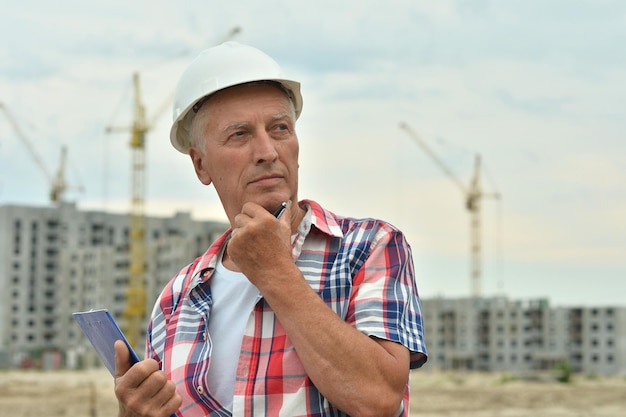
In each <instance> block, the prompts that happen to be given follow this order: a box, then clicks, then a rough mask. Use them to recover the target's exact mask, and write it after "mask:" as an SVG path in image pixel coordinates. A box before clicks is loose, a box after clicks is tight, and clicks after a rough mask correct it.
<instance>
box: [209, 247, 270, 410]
mask: <svg viewBox="0 0 626 417" xmlns="http://www.w3.org/2000/svg"><path fill="white" fill-rule="evenodd" d="M211 296H212V298H213V307H212V308H211V315H210V317H209V337H210V338H211V344H212V350H211V365H210V367H209V372H208V377H207V378H208V381H207V384H208V386H209V389H210V390H211V393H212V394H213V396H215V397H216V398H217V399H218V400H219V401H220V403H222V405H223V406H224V407H226V408H228V409H229V410H231V411H232V408H233V394H234V390H235V377H236V373H237V362H238V360H239V351H240V349H241V341H242V338H243V332H244V330H245V327H246V322H247V321H248V318H249V317H250V315H251V314H252V309H253V307H254V306H255V304H256V303H257V302H258V301H259V299H260V298H261V293H260V292H259V290H258V289H257V288H256V287H255V286H254V285H252V283H250V281H248V278H246V277H245V275H244V274H242V273H241V272H233V271H230V270H229V269H226V267H224V265H223V264H222V255H221V254H220V256H219V261H218V263H217V266H216V267H215V272H214V273H213V276H211Z"/></svg>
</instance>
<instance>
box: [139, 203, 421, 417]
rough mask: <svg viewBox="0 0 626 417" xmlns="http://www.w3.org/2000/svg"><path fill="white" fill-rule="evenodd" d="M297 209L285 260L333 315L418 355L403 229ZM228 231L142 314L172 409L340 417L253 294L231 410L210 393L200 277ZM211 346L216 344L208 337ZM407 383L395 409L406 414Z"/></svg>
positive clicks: (417, 310) (417, 319) (248, 416)
mask: <svg viewBox="0 0 626 417" xmlns="http://www.w3.org/2000/svg"><path fill="white" fill-rule="evenodd" d="M300 205H301V206H302V207H305V208H306V209H307V210H308V211H307V215H306V216H305V219H304V220H303V222H302V224H301V225H300V228H299V230H298V234H297V236H296V239H295V241H294V244H293V257H294V260H295V262H296V264H297V265H298V267H299V268H300V270H301V271H302V273H303V275H304V277H305V279H306V280H307V282H308V283H309V285H310V286H311V287H312V288H313V289H314V290H315V291H317V293H318V294H319V295H320V297H321V298H322V299H323V300H324V301H325V302H326V305H328V307H329V308H331V309H332V310H333V311H334V312H335V313H336V314H337V315H339V316H340V317H342V318H343V319H344V320H345V321H346V322H348V323H349V324H351V325H352V326H354V327H355V328H357V329H358V330H360V331H361V332H363V333H365V334H366V335H368V336H372V337H377V338H380V339H385V340H391V341H394V342H398V343H400V344H402V345H404V346H405V347H406V348H407V349H409V351H410V352H411V368H418V367H420V366H421V365H422V364H423V363H424V362H425V361H426V346H425V344H424V327H423V322H422V314H421V306H420V302H419V297H418V292H417V286H416V284H415V279H414V270H413V260H412V255H411V249H410V247H409V245H408V243H407V242H406V240H405V238H404V236H403V234H402V233H401V232H400V231H399V230H397V229H396V228H394V227H393V226H391V225H389V224H388V223H385V222H382V221H380V220H375V219H353V218H346V217H340V216H337V215H335V214H333V213H331V212H329V211H327V210H325V209H323V208H322V207H321V206H320V205H319V204H317V203H315V202H313V201H310V200H304V201H302V202H301V203H300ZM229 234H230V231H227V232H226V233H225V234H224V235H223V236H221V237H220V238H219V239H218V240H217V241H216V242H215V243H213V244H212V245H211V247H210V248H209V249H208V250H207V252H206V253H205V254H204V255H202V256H201V257H199V258H198V259H196V260H195V261H194V262H193V263H192V264H190V265H189V266H187V267H186V268H184V269H183V270H182V271H181V272H180V273H179V274H178V275H177V276H175V277H174V278H173V279H172V281H170V283H169V284H168V285H167V287H166V288H165V289H164V290H163V292H162V293H161V295H160V297H159V299H158V301H157V303H156V305H155V308H154V311H153V314H152V319H151V321H150V326H149V329H148V338H147V356H149V357H152V358H154V359H156V360H157V361H158V362H159V363H160V365H161V369H163V370H164V371H165V372H166V374H167V376H168V378H169V379H170V380H172V381H174V382H175V384H176V389H177V392H178V393H179V394H180V395H181V396H182V397H183V404H182V406H181V408H180V409H179V411H178V414H179V415H180V416H185V417H193V416H212V417H217V416H231V415H234V416H244V417H252V416H289V417H296V416H345V415H346V414H344V413H343V412H341V411H340V410H337V409H336V408H334V407H333V405H332V404H330V403H329V402H328V401H327V400H326V399H325V398H324V397H323V396H322V395H321V394H320V393H319V391H318V390H317V388H316V387H315V386H314V385H313V383H312V382H311V380H310V379H309V378H308V376H307V375H306V372H305V371H304V368H303V366H302V364H301V363H300V360H299V358H298V355H297V354H296V352H295V350H294V347H293V345H292V343H291V342H290V340H289V338H288V337H287V335H286V334H285V331H284V329H283V328H282V326H281V325H280V323H279V322H278V320H277V319H276V316H275V315H274V313H273V311H272V309H271V308H270V307H269V305H268V304H267V303H266V302H265V300H264V299H261V300H260V301H259V302H258V303H257V304H256V306H255V307H254V309H253V311H250V312H243V311H242V314H249V318H248V322H247V325H246V328H245V331H244V337H243V342H242V346H241V351H240V354H239V362H238V365H237V379H236V383H235V393H234V402H233V411H232V413H231V412H230V411H228V410H225V409H223V408H222V406H221V404H220V403H219V402H218V401H217V400H216V399H215V398H213V397H212V395H211V393H210V392H209V389H208V385H207V381H206V378H207V371H208V368H209V366H210V363H211V344H212V343H213V341H212V340H211V338H210V335H209V334H208V331H207V329H208V320H209V319H210V316H211V303H212V300H211V291H210V285H209V282H210V276H211V274H212V272H213V270H214V268H215V265H216V263H217V255H218V254H219V253H220V248H221V247H222V245H223V244H224V243H225V242H226V241H227V238H228V236H229ZM216 343H219V341H216ZM408 401H409V385H408V383H407V386H406V389H405V398H404V404H403V405H404V407H403V412H402V414H401V415H402V416H408V412H409V407H408Z"/></svg>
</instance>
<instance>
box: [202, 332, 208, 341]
mask: <svg viewBox="0 0 626 417" xmlns="http://www.w3.org/2000/svg"><path fill="white" fill-rule="evenodd" d="M202 339H203V340H204V341H205V342H206V340H207V339H208V336H207V334H206V332H202Z"/></svg>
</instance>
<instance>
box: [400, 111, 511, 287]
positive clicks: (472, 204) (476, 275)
mask: <svg viewBox="0 0 626 417" xmlns="http://www.w3.org/2000/svg"><path fill="white" fill-rule="evenodd" d="M400 128H401V129H403V130H405V131H406V132H407V133H408V134H409V136H411V138H413V140H414V141H415V142H416V143H417V144H418V145H419V146H420V147H421V148H422V150H423V151H424V152H425V153H426V154H428V155H429V156H430V157H431V158H432V160H433V161H434V162H435V163H436V164H437V165H438V166H439V167H440V168H441V169H442V170H443V172H444V173H445V174H446V175H447V176H448V177H449V178H450V179H451V180H452V181H453V182H454V183H455V184H456V185H457V186H458V187H459V189H460V190H461V192H462V193H463V195H464V197H465V208H466V209H467V211H469V214H470V287H471V293H472V296H474V297H480V295H481V294H482V268H481V265H482V262H481V257H482V252H481V249H482V248H481V227H482V225H481V210H480V209H481V200H482V199H483V198H484V197H495V198H499V195H498V194H497V193H496V194H488V193H484V192H483V191H482V188H481V184H480V169H481V160H480V155H478V154H477V155H476V156H475V158H474V173H473V175H472V179H471V181H470V183H469V186H466V185H465V184H464V183H463V182H462V181H461V180H459V179H458V178H457V177H456V176H455V175H454V174H453V173H452V171H451V170H450V169H449V168H448V167H447V166H446V165H445V164H444V163H443V162H442V161H441V159H439V158H438V157H437V155H436V154H435V153H434V152H433V151H432V150H431V149H430V147H429V146H428V145H427V144H426V142H425V141H424V140H422V138H421V137H420V136H419V135H418V134H417V133H416V132H415V131H414V130H413V129H412V128H411V127H410V126H409V125H408V124H406V123H404V122H401V123H400Z"/></svg>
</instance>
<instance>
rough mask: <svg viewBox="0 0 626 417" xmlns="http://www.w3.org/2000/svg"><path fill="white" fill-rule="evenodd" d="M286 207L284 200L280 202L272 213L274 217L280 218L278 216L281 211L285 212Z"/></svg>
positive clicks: (280, 214)
mask: <svg viewBox="0 0 626 417" xmlns="http://www.w3.org/2000/svg"><path fill="white" fill-rule="evenodd" d="M286 208H287V202H286V201H284V202H282V203H280V206H278V208H277V209H276V211H274V213H273V214H274V217H276V218H277V219H280V216H282V215H283V213H284V212H285V209H286Z"/></svg>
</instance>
